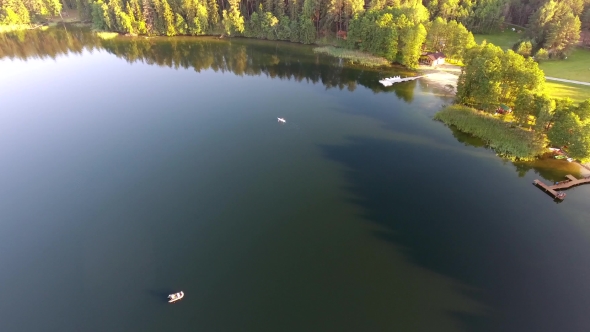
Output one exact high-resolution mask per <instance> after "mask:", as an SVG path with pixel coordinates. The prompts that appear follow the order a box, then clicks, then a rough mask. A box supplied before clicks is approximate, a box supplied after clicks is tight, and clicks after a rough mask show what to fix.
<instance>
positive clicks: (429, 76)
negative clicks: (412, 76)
mask: <svg viewBox="0 0 590 332" xmlns="http://www.w3.org/2000/svg"><path fill="white" fill-rule="evenodd" d="M418 72H419V73H421V74H423V75H424V79H425V80H426V81H428V84H432V85H435V86H437V87H439V88H442V89H445V90H447V91H449V92H450V93H451V95H452V96H454V95H455V94H456V93H457V81H458V80H459V74H460V73H461V67H459V66H455V65H449V64H444V65H440V66H437V67H435V68H433V67H431V66H425V65H420V66H418ZM450 86H452V87H453V88H452V89H450Z"/></svg>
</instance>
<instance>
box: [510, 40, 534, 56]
mask: <svg viewBox="0 0 590 332" xmlns="http://www.w3.org/2000/svg"><path fill="white" fill-rule="evenodd" d="M514 46H515V47H514V48H515V49H514V51H515V52H516V53H518V54H520V55H522V56H523V57H525V58H528V57H530V56H531V55H532V53H533V44H531V42H530V41H529V40H524V41H521V42H519V43H517V44H516V45H514Z"/></svg>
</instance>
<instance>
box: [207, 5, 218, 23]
mask: <svg viewBox="0 0 590 332" xmlns="http://www.w3.org/2000/svg"><path fill="white" fill-rule="evenodd" d="M207 13H208V15H209V19H208V22H209V29H214V28H215V27H217V25H218V24H219V6H218V5H217V0H208V2H207Z"/></svg>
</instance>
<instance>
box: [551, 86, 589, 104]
mask: <svg viewBox="0 0 590 332" xmlns="http://www.w3.org/2000/svg"><path fill="white" fill-rule="evenodd" d="M545 87H546V89H547V93H548V94H549V96H551V97H553V98H570V99H572V100H573V101H574V102H576V103H579V102H581V101H583V100H586V99H589V98H590V86H589V85H580V84H571V83H564V82H557V81H547V82H545Z"/></svg>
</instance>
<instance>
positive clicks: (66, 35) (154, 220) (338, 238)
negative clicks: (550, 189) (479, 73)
mask: <svg viewBox="0 0 590 332" xmlns="http://www.w3.org/2000/svg"><path fill="white" fill-rule="evenodd" d="M0 57H1V59H0V155H1V158H2V163H0V267H1V269H0V294H2V296H0V330H1V331H60V332H66V331H207V332H213V331H232V332H233V331H256V332H262V331H268V332H276V331H294V332H298V331H351V332H359V331H518V332H523V331H551V332H553V331H588V330H590V315H589V314H588V312H589V311H588V310H589V309H590V205H589V204H588V197H589V195H590V186H581V187H578V188H574V189H570V190H568V196H567V198H566V200H565V201H563V202H562V203H560V204H555V202H553V200H552V199H551V198H550V197H549V196H547V195H546V194H544V193H543V192H542V191H541V190H539V189H536V188H535V187H534V186H533V185H532V184H531V182H532V181H533V180H534V179H536V178H539V179H542V180H544V181H546V182H549V181H555V180H559V179H561V178H562V177H563V176H564V175H565V174H568V173H572V174H575V170H572V169H571V168H570V167H571V165H569V164H568V163H565V162H559V163H557V164H547V163H543V162H540V163H535V164H519V165H514V164H513V163H511V162H508V161H503V160H501V159H499V158H498V157H496V156H495V155H494V153H493V152H492V151H489V150H487V149H485V148H483V147H481V146H479V145H481V144H480V143H479V142H478V141H477V140H473V139H472V138H470V137H468V136H466V135H462V134H461V133H458V132H454V131H453V130H451V129H449V128H448V127H446V126H444V125H443V124H441V123H439V122H436V121H433V120H432V117H433V114H434V113H435V112H436V111H437V110H439V109H440V107H441V105H442V104H446V103H449V100H448V97H445V92H444V90H437V89H436V88H433V87H432V85H430V86H428V85H427V83H426V82H422V81H414V82H409V83H404V84H399V85H396V86H393V87H391V88H385V89H384V88H382V87H380V86H379V83H377V80H378V79H379V78H382V77H386V76H391V75H397V74H399V75H409V74H411V73H410V72H405V71H403V70H390V71H377V70H372V69H366V68H355V67H350V66H347V65H346V64H345V63H343V62H342V61H339V60H338V59H333V58H330V57H327V56H322V55H316V54H314V53H313V52H312V48H311V47H307V46H301V45H293V44H288V43H278V42H262V41H252V40H243V39H233V40H218V39H214V38H170V39H161V38H152V39H123V38H121V39H114V40H108V41H101V40H98V39H96V38H95V37H93V35H92V34H90V33H88V32H86V31H84V30H81V29H79V28H75V27H68V28H67V30H65V29H64V28H63V27H60V28H52V29H50V30H48V31H34V32H28V33H19V34H16V35H0ZM277 117H284V118H285V119H286V120H287V122H286V123H285V124H280V123H277V120H276V119H277ZM551 167H557V168H551ZM179 290H183V291H185V293H186V297H185V298H184V299H183V300H182V301H180V302H178V303H176V304H173V305H170V304H168V303H166V299H165V298H166V296H167V295H168V294H169V293H171V292H175V291H179Z"/></svg>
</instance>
